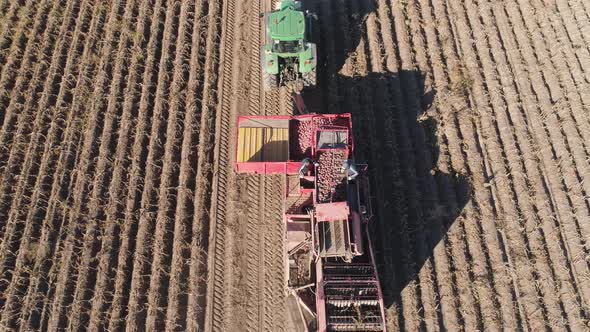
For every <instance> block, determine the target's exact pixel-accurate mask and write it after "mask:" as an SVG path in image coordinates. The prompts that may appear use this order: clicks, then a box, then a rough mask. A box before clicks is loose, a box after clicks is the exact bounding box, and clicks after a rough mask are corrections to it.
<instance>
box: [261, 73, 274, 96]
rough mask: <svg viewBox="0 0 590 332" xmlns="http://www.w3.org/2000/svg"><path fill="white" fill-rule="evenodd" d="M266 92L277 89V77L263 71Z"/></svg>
mask: <svg viewBox="0 0 590 332" xmlns="http://www.w3.org/2000/svg"><path fill="white" fill-rule="evenodd" d="M263 76H264V91H270V90H272V89H274V88H276V87H277V75H275V74H269V73H267V72H265V71H263Z"/></svg>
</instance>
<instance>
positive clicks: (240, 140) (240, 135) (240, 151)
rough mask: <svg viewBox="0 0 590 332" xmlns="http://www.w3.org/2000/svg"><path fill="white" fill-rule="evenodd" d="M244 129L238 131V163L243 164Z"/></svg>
mask: <svg viewBox="0 0 590 332" xmlns="http://www.w3.org/2000/svg"><path fill="white" fill-rule="evenodd" d="M245 132H246V128H240V129H239V130H238V162H240V163H241V162H244V136H245Z"/></svg>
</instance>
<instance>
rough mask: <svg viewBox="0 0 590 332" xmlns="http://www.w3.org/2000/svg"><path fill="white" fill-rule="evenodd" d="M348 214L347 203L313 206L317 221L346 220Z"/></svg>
mask: <svg viewBox="0 0 590 332" xmlns="http://www.w3.org/2000/svg"><path fill="white" fill-rule="evenodd" d="M349 213H350V212H349V208H348V203H347V202H336V203H323V204H316V205H315V215H316V218H317V220H318V221H335V220H348V215H349Z"/></svg>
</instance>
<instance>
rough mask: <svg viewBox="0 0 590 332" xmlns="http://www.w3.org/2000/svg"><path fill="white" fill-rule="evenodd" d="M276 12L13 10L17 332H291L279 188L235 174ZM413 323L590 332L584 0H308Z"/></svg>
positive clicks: (312, 98) (589, 30)
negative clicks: (266, 16) (240, 135)
mask: <svg viewBox="0 0 590 332" xmlns="http://www.w3.org/2000/svg"><path fill="white" fill-rule="evenodd" d="M271 6H272V3H271V0H223V1H213V0H211V1H207V0H194V1H173V0H170V1H164V0H149V1H148V0H127V1H122V0H111V1H97V0H95V1H90V0H52V1H48V0H36V1H33V0H0V126H1V128H0V328H1V329H2V330H8V329H10V330H12V329H20V330H24V331H28V330H32V329H43V330H58V329H60V330H61V329H68V330H80V329H83V328H90V329H92V330H97V329H109V330H120V329H124V328H126V329H129V330H132V331H139V330H146V329H147V330H164V329H166V330H206V331H244V330H247V331H258V330H264V331H281V330H289V328H290V326H288V325H287V324H286V323H285V317H286V315H288V313H287V312H286V306H285V301H284V288H283V285H284V279H285V277H286V276H285V273H284V262H283V250H284V243H283V232H284V229H283V227H282V223H281V215H282V202H281V198H280V195H279V194H278V193H279V192H282V186H283V181H282V178H281V177H279V176H274V177H256V176H242V175H236V174H235V173H234V172H233V167H232V162H233V151H234V150H233V149H234V136H235V122H236V117H237V116H238V115H240V114H290V113H292V112H293V102H292V99H291V95H290V92H289V91H287V90H286V89H281V90H280V91H275V92H271V93H264V92H263V90H262V85H261V83H262V82H261V73H260V68H259V47H260V45H261V44H262V43H263V39H264V34H263V32H264V31H263V27H262V25H261V20H260V18H259V12H262V11H264V10H265V9H269V8H270V7H271ZM305 6H306V7H307V9H309V10H310V11H313V12H315V13H317V15H318V20H317V21H316V22H315V25H314V26H313V36H314V41H315V42H317V44H318V50H319V53H320V54H319V59H318V63H319V71H318V80H319V81H318V86H317V87H316V88H315V89H309V90H305V91H304V92H303V96H304V99H305V101H306V103H307V105H308V108H310V110H311V111H314V112H324V113H328V112H329V113H340V112H350V113H352V114H353V121H354V127H355V136H356V149H357V151H356V153H357V159H359V160H361V161H365V162H367V163H368V164H369V165H370V167H371V172H372V173H371V174H372V189H373V195H374V202H373V203H374V206H375V209H376V218H375V219H374V224H373V233H374V235H373V238H374V242H375V245H376V250H377V254H378V262H377V263H378V267H379V274H380V278H381V282H382V285H383V289H384V292H385V302H386V306H387V322H388V327H389V328H390V330H391V331H397V330H408V331H416V330H428V331H436V330H443V329H445V330H450V331H461V330H465V331H475V330H484V329H485V330H502V329H504V330H523V331H543V330H556V331H564V330H570V331H584V330H588V329H590V326H589V325H588V324H589V323H588V320H589V319H590V317H589V316H590V2H588V1H585V0H402V1H399V0H307V1H305Z"/></svg>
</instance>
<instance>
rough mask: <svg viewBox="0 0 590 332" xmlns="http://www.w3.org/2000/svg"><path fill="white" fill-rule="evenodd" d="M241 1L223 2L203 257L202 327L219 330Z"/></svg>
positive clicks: (227, 253) (226, 311)
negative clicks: (207, 228) (208, 216)
mask: <svg viewBox="0 0 590 332" xmlns="http://www.w3.org/2000/svg"><path fill="white" fill-rule="evenodd" d="M242 5H243V1H234V0H228V1H226V2H224V8H223V13H222V17H223V24H222V27H223V28H222V37H221V43H220V45H221V49H222V50H223V51H222V52H221V58H220V63H221V66H220V72H221V73H222V77H221V79H220V91H219V100H220V102H219V110H218V114H219V115H218V117H217V123H216V130H215V133H216V138H215V146H216V148H215V152H214V161H215V166H214V174H215V176H214V178H213V192H212V193H211V196H212V203H211V219H210V220H211V225H210V235H209V250H208V260H207V270H208V278H207V283H208V286H207V296H206V312H205V330H206V331H221V330H223V329H224V327H226V324H227V322H226V319H227V317H228V316H230V317H231V314H232V311H231V310H232V308H231V306H230V305H228V304H229V302H230V301H229V298H230V297H229V290H230V289H229V287H230V285H231V282H232V277H233V276H232V275H231V272H229V271H230V269H231V265H230V264H231V262H232V256H231V255H232V246H233V241H232V238H231V233H230V232H231V230H230V229H228V228H229V227H228V226H230V225H231V222H232V220H233V219H232V218H233V214H232V209H231V208H232V207H233V199H235V198H234V196H232V195H228V192H227V189H228V188H230V187H231V186H234V185H235V184H236V181H235V179H234V177H233V171H232V169H231V168H230V165H231V164H230V163H231V161H232V160H233V156H232V155H231V152H230V151H232V150H231V140H232V138H233V137H234V135H235V134H234V133H233V132H232V128H234V124H235V118H236V115H237V112H238V110H237V105H235V103H232V101H233V100H234V98H235V96H234V95H233V91H238V88H237V87H238V84H239V82H240V80H239V68H240V67H239V65H240V62H239V59H240V57H239V52H240V42H241V40H240V38H239V37H240V36H239V35H238V33H239V31H238V28H239V27H241V26H242V25H243V24H244V23H243V22H242V19H243V18H244V16H243V14H242V11H243V7H242Z"/></svg>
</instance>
